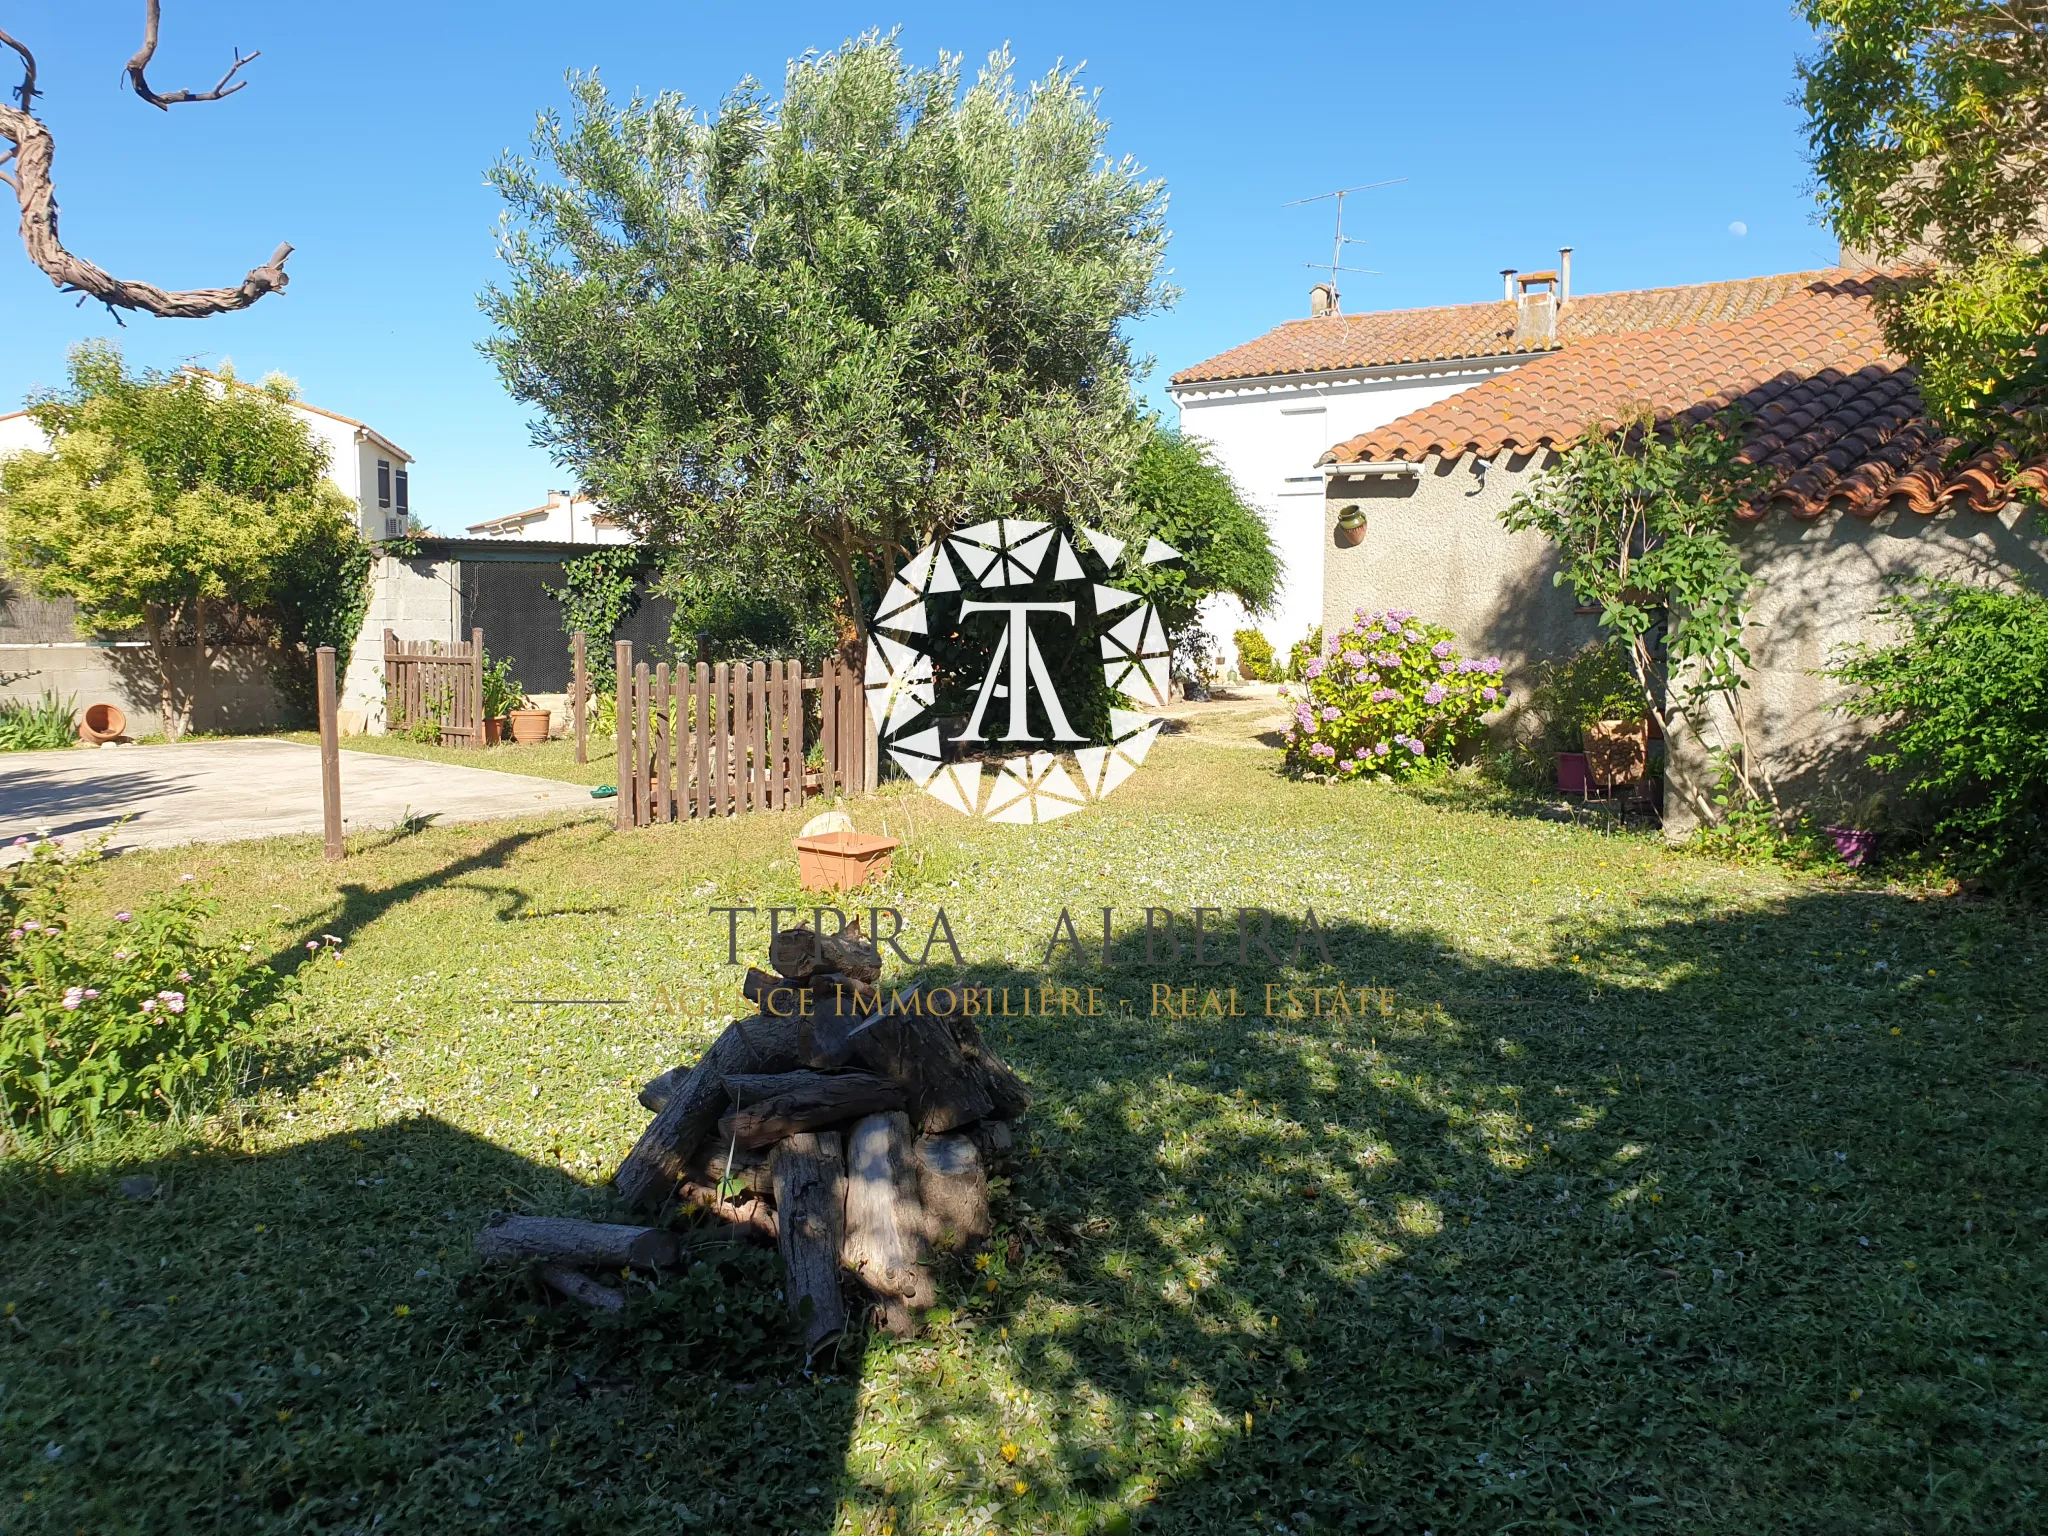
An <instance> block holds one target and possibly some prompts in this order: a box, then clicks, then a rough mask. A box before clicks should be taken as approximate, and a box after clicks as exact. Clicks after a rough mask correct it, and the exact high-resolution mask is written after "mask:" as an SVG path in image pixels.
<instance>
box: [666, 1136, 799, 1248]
mask: <svg viewBox="0 0 2048 1536" xmlns="http://www.w3.org/2000/svg"><path fill="white" fill-rule="evenodd" d="M743 1155H744V1154H743ZM767 1167H768V1165H767V1164H766V1163H763V1164H762V1168H763V1170H764V1171H765V1170H766V1169H767ZM773 1188H774V1186H773V1185H772V1183H771V1184H770V1186H769V1192H771V1193H772V1191H773ZM761 1194H762V1192H761V1191H758V1190H756V1191H754V1192H752V1193H749V1194H744V1195H739V1196H736V1197H735V1198H733V1199H730V1200H727V1199H723V1198H721V1197H720V1195H719V1193H718V1190H717V1188H716V1186H715V1185H711V1184H702V1183H699V1182H698V1181H697V1180H696V1179H693V1178H692V1179H685V1180H683V1182H682V1183H680V1184H678V1185H677V1186H676V1196H677V1198H678V1199H679V1200H681V1202H682V1203H683V1204H684V1205H686V1206H688V1207H689V1208H690V1209H691V1210H694V1211H702V1212H703V1213H704V1214H705V1215H707V1216H710V1217H714V1218H715V1219H717V1220H719V1221H721V1222H724V1223H725V1224H726V1225H727V1226H729V1227H731V1228H733V1229H734V1231H735V1233H736V1234H737V1235H739V1236H741V1237H745V1238H747V1239H749V1240H750V1241H753V1242H759V1243H772V1242H774V1241H775V1238H776V1221H775V1207H774V1206H773V1205H771V1204H770V1203H769V1202H768V1201H767V1200H764V1199H762V1198H761Z"/></svg>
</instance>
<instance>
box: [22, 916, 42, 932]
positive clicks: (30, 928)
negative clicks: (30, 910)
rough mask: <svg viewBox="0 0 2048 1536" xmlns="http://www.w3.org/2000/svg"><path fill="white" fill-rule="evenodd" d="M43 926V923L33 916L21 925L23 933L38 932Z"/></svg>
mask: <svg viewBox="0 0 2048 1536" xmlns="http://www.w3.org/2000/svg"><path fill="white" fill-rule="evenodd" d="M42 926H43V925H42V924H41V923H39V922H36V921H35V920H34V919H33V918H31V919H30V920H29V921H28V922H25V923H23V924H22V925H21V931H22V932H23V933H36V932H38V931H40V930H41V928H42Z"/></svg>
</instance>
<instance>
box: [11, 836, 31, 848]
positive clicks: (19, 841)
mask: <svg viewBox="0 0 2048 1536" xmlns="http://www.w3.org/2000/svg"><path fill="white" fill-rule="evenodd" d="M14 846H15V847H17V848H26V847H27V846H28V839H27V838H25V837H17V838H16V839H15V840H14Z"/></svg>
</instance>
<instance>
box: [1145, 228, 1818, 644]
mask: <svg viewBox="0 0 2048 1536" xmlns="http://www.w3.org/2000/svg"><path fill="white" fill-rule="evenodd" d="M1500 275H1501V281H1502V290H1503V291H1502V296H1501V298H1499V299H1498V300H1494V301H1491V302H1487V303H1480V304H1454V305H1446V306H1442V307H1440V308H1435V309H1408V310H1382V311H1380V312H1378V313H1373V314H1362V315H1346V314H1342V313H1339V312H1338V309H1337V307H1336V301H1335V295H1334V294H1333V293H1332V292H1331V290H1330V289H1329V288H1328V287H1327V286H1326V285H1324V284H1320V283H1319V284H1317V285H1316V287H1315V288H1314V289H1312V290H1311V297H1310V310H1311V313H1310V315H1309V317H1308V318H1307V319H1302V320H1289V321H1287V322H1285V323H1283V324H1282V325H1280V326H1278V327H1276V328H1275V329H1273V330H1271V331H1268V332H1267V333H1266V334H1265V335H1263V336H1261V337H1259V338H1257V339H1256V340H1254V341H1249V342H1246V343H1245V344H1244V345H1242V346H1239V347H1234V348H1232V349H1231V350H1230V351H1228V352H1224V353H1221V354H1219V355H1218V356H1216V357H1212V358H1210V359H1209V360H1208V361H1206V362H1201V363H1197V364H1195V365H1194V366H1193V367H1191V368H1184V369H1182V370H1181V371H1180V372H1179V373H1176V374H1175V375H1174V376H1173V379H1172V382H1171V384H1170V386H1169V393H1170V394H1171V395H1172V396H1173V399H1174V402H1175V403H1176V404H1177V405H1178V406H1179V407H1180V420H1181V429H1182V430H1183V431H1184V432H1186V433H1188V434H1189V435H1190V436H1194V437H1201V438H1206V439H1207V440H1208V441H1209V442H1211V443H1212V444H1214V445H1215V448H1216V454H1217V458H1218V459H1219V461H1220V462H1221V463H1222V464H1223V466H1224V468H1226V469H1227V470H1229V471H1230V474H1231V476H1232V478H1234V479H1235V480H1236V481H1237V484H1238V487H1239V488H1240V489H1241V490H1242V491H1243V492H1244V493H1245V496H1246V497H1247V499H1248V500H1250V501H1251V502H1252V503H1253V504H1254V505H1256V506H1257V507H1258V508H1259V509H1260V510H1261V511H1262V512H1263V513H1264V514H1265V516H1266V519H1267V521H1268V523H1269V524H1270V525H1271V527H1272V529H1273V535H1274V542H1275V543H1276V544H1277V545H1278V546H1279V550H1280V555H1281V558H1282V560H1283V561H1284V562H1285V571H1284V574H1283V579H1284V582H1285V586H1284V589H1283V591H1282V594H1281V597H1280V601H1279V604H1278V607H1277V609H1276V611H1275V612H1274V613H1273V614H1271V615H1270V616H1268V617H1267V618H1266V619H1264V620H1262V621H1261V623H1260V626H1259V627H1260V628H1261V629H1263V630H1264V631H1265V633H1266V635H1267V637H1268V638H1269V639H1270V640H1271V641H1272V642H1273V645H1274V649H1275V650H1276V651H1280V652H1281V653H1283V654H1284V652H1285V649H1286V647H1288V646H1290V645H1292V644H1293V643H1294V642H1295V641H1297V640H1299V639H1301V638H1302V637H1303V636H1304V635H1305V634H1307V633H1308V631H1309V630H1310V629H1311V628H1313V627H1314V626H1316V625H1318V624H1320V623H1322V620H1323V541H1324V537H1325V535H1324V521H1323V474H1324V472H1323V470H1322V468H1320V467H1319V466H1318V461H1319V460H1320V459H1321V458H1322V457H1323V455H1324V453H1325V452H1327V451H1328V450H1329V449H1330V448H1332V447H1334V446H1335V445H1336V444H1338V443H1341V442H1344V441H1345V440H1346V439H1348V438H1352V437H1356V436H1358V435H1359V434H1360V433H1363V432H1369V431H1371V430H1372V429H1373V428H1375V427H1380V426H1384V425H1386V424H1387V423H1388V422H1391V421H1394V420H1397V419H1398V418H1400V417H1403V416H1406V415H1408V414H1409V413H1410V412H1411V411H1416V410H1419V409H1421V408H1422V407H1424V406H1427V405H1433V404H1435V403H1436V402H1437V401H1439V400H1443V399H1447V398H1448V397H1450V396H1452V395H1455V394H1457V393H1459V392H1460V391H1461V390H1466V389H1470V388H1471V387H1472V386H1473V385H1475V384H1480V383H1484V382H1485V381H1486V380H1488V379H1491V378H1495V377H1497V376H1498V375H1500V374H1503V373H1506V372H1509V371H1511V370H1513V369H1515V368H1519V367H1521V366H1522V365H1523V364H1524V363H1527V362H1530V361H1532V360H1533V359H1535V358H1537V357H1540V356H1543V355H1545V354H1547V353H1551V352H1555V351H1557V350H1559V349H1560V348H1563V347H1569V346H1570V345H1572V343H1574V342H1576V341H1583V340H1585V339H1587V338H1589V337H1593V336H1607V335H1615V334H1619V333H1622V332H1629V331H1647V330H1666V329H1672V328H1677V327H1683V326H1687V325H1694V324H1701V323H1707V322H1725V321H1728V320H1734V319H1739V318H1741V317H1742V316H1744V315H1748V314H1753V313H1755V312H1756V311H1757V310H1760V309H1764V308H1767V307H1769V306H1770V305H1772V304H1775V303H1778V302H1780V301H1781V300H1783V299H1785V298H1787V297H1789V296H1790V295H1792V294H1793V293H1795V292H1797V291H1799V290H1800V289H1801V288H1802V286H1803V285H1804V284H1806V283H1808V282H1810V281H1812V279H1813V278H1814V276H1815V274H1813V273H1796V272H1795V273H1785V274H1782V275H1779V276H1773V277H1757V278H1744V279H1739V280H1737V281H1733V282H1724V283H1701V284H1695V285H1693V286H1689V287H1684V288H1646V289H1638V290H1634V291H1629V292H1622V293H1590V294H1584V295H1577V296H1575V295H1573V294H1572V292H1571V251H1570V249H1569V248H1566V249H1565V250H1562V251H1560V252H1559V253H1558V265H1557V267H1556V269H1555V270H1554V271H1547V272H1516V271H1515V270H1514V269H1512V268H1509V269H1506V270H1504V271H1503V272H1502V273H1501V274H1500ZM1616 385H1617V388H1618V389H1620V390H1622V391H1623V392H1625V391H1626V388H1627V381H1626V380H1618V381H1616ZM1386 472H1388V473H1412V472H1415V467H1414V466H1407V465H1395V466H1386ZM1214 606H1215V611H1212V612H1209V613H1208V614H1207V615H1206V617H1207V619H1208V623H1209V627H1210V630H1211V633H1212V634H1213V635H1214V636H1215V638H1216V640H1217V644H1218V649H1220V650H1222V651H1224V652H1225V654H1230V653H1231V649H1232V648H1231V647H1230V645H1229V643H1228V642H1229V638H1230V634H1231V632H1232V630H1234V629H1237V628H1241V627H1243V625H1244V622H1245V621H1244V619H1243V617H1242V616H1241V615H1240V614H1239V613H1237V612H1236V604H1235V603H1234V602H1229V601H1227V600H1224V601H1222V602H1217V603H1215V605H1214Z"/></svg>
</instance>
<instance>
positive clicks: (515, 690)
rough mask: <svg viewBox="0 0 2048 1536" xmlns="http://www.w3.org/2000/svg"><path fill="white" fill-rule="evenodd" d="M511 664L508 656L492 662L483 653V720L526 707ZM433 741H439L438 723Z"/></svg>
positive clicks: (487, 653) (524, 698)
mask: <svg viewBox="0 0 2048 1536" xmlns="http://www.w3.org/2000/svg"><path fill="white" fill-rule="evenodd" d="M512 662H513V658H512V657H510V656H500V657H499V658H498V659H497V660H496V661H492V660H491V658H490V653H489V652H488V651H486V652H485V653H484V718H485V719H487V720H495V719H497V718H498V717H499V716H500V715H504V714H509V713H510V712H511V711H513V710H515V709H524V708H525V707H526V690H525V689H524V688H522V687H520V686H519V679H518V678H516V677H514V676H513V675H512ZM434 739H435V740H436V741H439V740H440V739H441V738H440V727H439V723H438V722H436V726H435V736H434Z"/></svg>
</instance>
